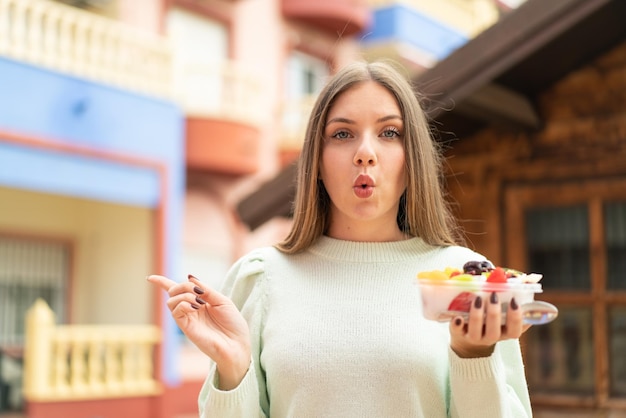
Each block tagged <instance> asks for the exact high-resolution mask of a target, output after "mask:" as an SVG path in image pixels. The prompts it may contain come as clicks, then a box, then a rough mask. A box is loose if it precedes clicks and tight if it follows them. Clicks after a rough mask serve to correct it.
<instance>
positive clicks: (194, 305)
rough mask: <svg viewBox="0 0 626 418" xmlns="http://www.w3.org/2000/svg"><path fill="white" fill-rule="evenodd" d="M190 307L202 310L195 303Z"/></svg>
mask: <svg viewBox="0 0 626 418" xmlns="http://www.w3.org/2000/svg"><path fill="white" fill-rule="evenodd" d="M190 305H191V307H192V308H194V309H200V307H199V306H198V305H196V304H195V303H191V304H190Z"/></svg>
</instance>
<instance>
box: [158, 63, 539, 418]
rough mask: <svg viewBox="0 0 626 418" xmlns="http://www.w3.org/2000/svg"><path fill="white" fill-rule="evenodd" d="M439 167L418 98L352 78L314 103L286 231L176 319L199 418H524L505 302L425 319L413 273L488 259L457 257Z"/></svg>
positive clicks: (343, 74)
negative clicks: (194, 364)
mask: <svg viewBox="0 0 626 418" xmlns="http://www.w3.org/2000/svg"><path fill="white" fill-rule="evenodd" d="M440 175H441V172H440V156H439V153H438V150H437V148H436V146H435V144H434V143H433V141H432V139H431V137H430V135H429V128H428V124H427V121H426V118H425V116H424V113H423V111H422V109H421V108H420V106H419V103H418V101H417V99H416V97H415V94H414V92H413V91H412V89H411V86H410V84H409V83H408V82H407V80H406V79H404V78H403V77H402V76H401V75H400V74H399V73H398V72H397V71H395V70H394V69H393V68H392V67H391V66H389V65H387V64H383V63H372V64H365V63H355V64H352V65H349V66H347V67H346V68H344V69H343V70H341V71H340V72H339V73H338V74H336V75H335V76H334V77H333V78H332V79H331V80H330V82H329V83H328V85H327V86H326V87H325V88H324V90H323V91H322V92H321V93H320V95H319V98H318V100H317V103H316V104H315V106H314V109H313V112H312V115H311V119H310V121H309V125H308V128H307V133H306V139H305V142H304V147H303V150H302V154H301V158H300V165H299V171H298V178H297V195H296V199H295V207H294V220H293V227H292V230H291V232H290V233H289V235H288V236H287V238H286V239H285V241H284V242H282V243H280V244H278V245H276V246H275V247H268V248H261V249H258V250H255V251H253V252H251V253H250V254H248V255H246V256H244V257H243V258H241V259H240V260H239V261H237V263H236V264H235V265H234V266H233V267H232V269H231V270H230V272H229V274H228V277H227V279H226V282H225V283H226V284H225V286H224V289H223V293H219V292H217V291H215V290H213V289H210V288H207V287H205V286H204V285H203V284H202V283H201V282H200V281H198V280H197V279H196V278H194V277H193V276H190V277H189V281H188V282H186V283H180V284H178V283H175V282H173V281H171V280H169V279H166V278H164V277H161V276H150V277H149V280H150V281H151V282H154V283H156V284H157V285H159V286H161V287H162V288H163V289H165V290H166V291H168V293H169V296H170V298H169V300H168V302H167V304H168V307H169V308H170V310H171V311H172V315H173V317H174V318H175V320H176V322H177V324H178V325H179V326H180V328H181V329H182V330H183V332H185V334H186V335H187V336H188V338H189V339H190V340H191V341H192V342H194V343H195V344H196V345H197V346H198V347H199V348H200V350H202V351H203V352H204V353H205V354H206V355H207V356H208V357H210V358H211V359H212V361H213V368H212V371H211V373H210V375H209V376H208V378H207V380H206V382H205V385H204V387H203V389H202V391H201V393H200V398H199V407H200V415H201V417H220V418H223V417H263V416H267V417H272V418H282V417H298V418H301V417H427V418H437V417H447V416H451V417H480V418H484V417H528V416H531V414H532V413H531V408H530V402H529V397H528V391H527V387H526V381H525V378H524V369H523V363H522V358H521V353H520V349H519V343H518V340H517V339H518V338H519V336H520V335H521V334H522V332H523V331H524V330H525V327H524V326H523V325H522V320H521V311H520V309H519V308H518V307H517V305H516V303H514V302H512V303H511V304H510V309H509V315H507V318H506V323H501V316H500V312H501V306H500V303H499V302H498V300H497V295H495V294H493V295H492V296H491V297H490V298H489V300H485V301H483V300H481V299H480V298H476V299H475V300H474V302H473V304H472V308H471V311H470V314H469V318H468V319H467V321H465V320H464V319H463V318H461V317H458V318H455V319H454V320H452V321H451V322H450V324H449V325H447V324H441V323H438V322H435V321H429V320H426V319H424V318H423V315H422V306H421V299H420V298H421V296H420V293H419V289H418V287H417V286H416V285H415V284H414V283H415V277H416V274H417V273H418V272H419V271H424V270H432V269H444V268H445V267H457V268H460V267H462V266H463V264H464V263H465V262H467V261H470V260H485V258H484V257H483V256H482V255H480V254H477V253H475V252H473V251H471V250H469V249H467V248H465V247H462V246H457V245H455V243H456V242H457V239H456V232H457V231H456V229H455V227H454V223H453V221H452V217H451V215H450V212H449V210H448V208H447V206H446V204H445V200H444V197H443V193H442V188H441V185H440Z"/></svg>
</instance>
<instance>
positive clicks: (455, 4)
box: [367, 0, 498, 37]
mask: <svg viewBox="0 0 626 418" xmlns="http://www.w3.org/2000/svg"><path fill="white" fill-rule="evenodd" d="M367 1H368V3H369V4H370V6H371V7H373V8H383V7H388V6H393V5H397V4H403V5H405V6H407V7H409V8H414V9H417V10H420V11H422V12H424V13H426V14H427V15H428V16H432V17H434V18H435V19H437V20H439V21H441V22H445V23H446V24H447V25H449V26H451V27H453V28H455V29H457V30H459V31H461V32H463V33H464V34H466V35H467V36H469V37H473V36H475V35H476V34H478V33H479V32H481V31H483V30H484V29H486V28H487V27H488V26H491V25H492V24H494V23H495V22H496V21H497V20H498V10H497V7H496V1H497V0H439V1H432V0H367Z"/></svg>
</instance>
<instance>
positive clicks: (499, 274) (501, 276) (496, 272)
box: [487, 267, 506, 283]
mask: <svg viewBox="0 0 626 418" xmlns="http://www.w3.org/2000/svg"><path fill="white" fill-rule="evenodd" d="M487 282H489V283H506V273H505V272H504V269H503V268H502V267H496V268H495V269H493V271H492V272H491V273H489V276H488V277H487Z"/></svg>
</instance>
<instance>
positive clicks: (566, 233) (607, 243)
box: [505, 179, 626, 407]
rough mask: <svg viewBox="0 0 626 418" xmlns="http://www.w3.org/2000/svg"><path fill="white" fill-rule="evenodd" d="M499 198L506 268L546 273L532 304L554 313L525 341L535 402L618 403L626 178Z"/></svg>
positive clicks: (533, 188) (625, 343) (623, 337)
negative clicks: (540, 304)
mask: <svg viewBox="0 0 626 418" xmlns="http://www.w3.org/2000/svg"><path fill="white" fill-rule="evenodd" d="M505 195H506V202H507V203H506V222H507V225H506V228H507V234H508V235H507V237H508V239H507V243H506V244H507V250H506V259H507V264H508V265H509V266H511V267H513V268H515V267H516V266H517V267H518V268H520V269H523V270H526V271H532V272H538V273H542V274H543V275H544V278H543V280H542V284H543V289H544V293H542V294H539V295H537V296H536V298H537V299H539V300H546V301H548V302H551V303H553V304H555V305H556V306H557V307H558V308H559V317H558V318H557V319H556V320H555V321H554V322H552V323H550V324H547V325H542V326H537V327H533V328H531V329H530V330H529V331H528V332H527V333H526V334H525V335H524V336H523V339H522V346H523V350H524V356H525V362H526V370H527V377H528V384H529V387H530V390H531V396H532V398H533V401H534V402H539V403H541V404H546V405H551V404H552V405H555V404H566V405H577V406H590V407H591V406H594V405H595V406H598V407H611V406H612V405H616V404H621V405H623V404H624V400H625V398H626V356H625V355H624V352H625V351H626V180H616V179H612V180H602V181H601V180H596V181H588V182H580V183H576V184H573V183H563V184H555V185H524V186H520V185H516V186H511V187H509V188H507V190H506V193H505ZM520 232H521V233H520ZM513 238H515V239H513Z"/></svg>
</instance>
